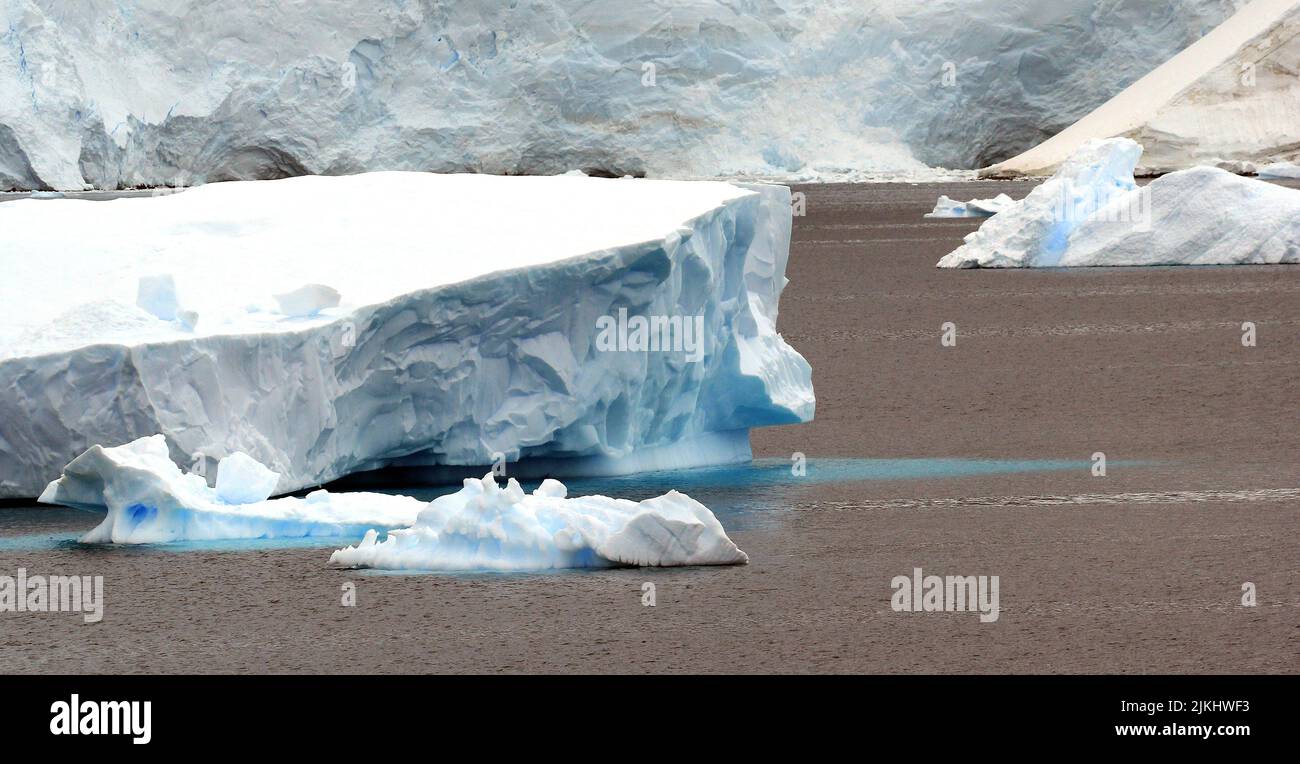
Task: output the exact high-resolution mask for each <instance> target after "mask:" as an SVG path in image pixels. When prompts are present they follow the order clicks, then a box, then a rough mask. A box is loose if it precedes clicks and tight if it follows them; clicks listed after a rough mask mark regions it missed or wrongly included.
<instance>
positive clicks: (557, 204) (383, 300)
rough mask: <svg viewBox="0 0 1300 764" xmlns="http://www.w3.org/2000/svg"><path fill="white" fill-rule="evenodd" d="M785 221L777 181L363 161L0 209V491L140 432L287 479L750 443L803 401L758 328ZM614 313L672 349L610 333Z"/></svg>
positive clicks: (718, 453) (671, 458) (744, 451)
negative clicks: (358, 171) (440, 169)
mask: <svg viewBox="0 0 1300 764" xmlns="http://www.w3.org/2000/svg"><path fill="white" fill-rule="evenodd" d="M789 236H790V192H789V190H788V189H787V188H785V187H781V186H762V185H756V186H752V187H749V188H741V187H738V186H735V185H732V184H727V183H720V182H682V181H654V180H630V179H629V180H622V179H601V178H586V177H581V176H576V177H575V176H557V177H523V178H519V177H496V176H485V175H433V174H429V173H370V174H362V175H355V176H346V177H320V176H309V177H302V178H292V179H286V180H278V181H248V182H233V183H219V184H211V185H207V186H202V187H198V188H193V189H190V190H187V191H184V192H182V193H179V194H172V195H164V196H158V197H135V198H129V199H118V200H114V201H107V202H98V201H97V202H92V201H83V200H74V199H43V200H20V201H14V202H6V203H3V204H0V271H3V272H4V273H5V274H6V278H5V279H2V280H0V305H3V306H4V309H5V315H4V321H3V323H2V324H0V496H35V495H36V494H37V493H38V492H39V491H40V489H41V488H42V487H43V486H44V485H45V483H46V482H48V481H49V480H51V479H52V478H53V477H55V476H56V475H57V474H58V472H59V469H60V468H61V467H62V466H63V465H64V464H66V463H67V461H68V460H69V459H71V458H72V457H74V456H76V455H77V454H79V453H81V452H82V451H84V450H85V449H87V448H89V447H90V446H92V445H94V444H96V443H102V444H107V445H116V444H121V443H126V442H128V441H131V440H134V439H136V438H139V437H142V436H145V435H151V434H154V433H162V434H163V435H165V436H166V438H167V441H168V445H169V446H170V447H171V449H172V451H171V453H172V456H173V457H174V458H175V459H176V460H177V461H179V462H180V463H182V464H186V465H194V464H196V461H197V462H201V463H208V462H215V460H217V459H220V458H221V457H223V456H225V455H227V454H229V453H232V452H234V451H243V452H245V453H247V454H249V455H250V456H252V457H254V458H255V459H257V460H258V461H260V462H262V463H264V464H266V465H268V466H269V467H270V468H271V469H273V470H274V471H276V472H278V473H280V476H281V477H280V480H279V484H278V485H277V487H276V490H277V491H278V492H285V491H290V490H294V489H298V488H302V487H305V486H311V485H317V484H320V483H322V482H325V481H328V480H332V479H334V478H337V477H340V476H342V475H346V474H350V473H353V472H357V471H361V470H368V469H374V468H377V467H381V466H387V465H392V464H401V465H403V466H413V467H418V466H422V465H491V464H493V463H494V462H496V461H498V460H500V459H506V460H509V461H515V460H518V459H520V458H525V457H526V458H543V457H544V458H552V459H559V460H566V461H568V460H573V459H586V460H590V464H588V465H587V468H588V469H590V471H603V472H616V471H626V470H636V469H648V468H654V467H658V466H689V465H696V464H702V463H717V462H720V461H734V460H736V459H743V458H748V455H749V449H748V442H747V430H748V428H750V427H756V426H763V425H771V424H782V423H790V422H799V421H806V420H808V419H810V418H811V417H812V415H813V408H814V400H813V393H812V383H811V371H810V369H809V367H808V364H807V362H806V361H804V359H803V358H802V357H800V356H799V354H798V353H796V352H795V351H794V350H792V349H791V348H790V347H789V346H787V345H786V344H785V343H784V342H783V341H782V340H781V338H780V336H779V335H777V334H776V330H775V326H776V316H777V301H778V299H779V297H780V294H781V290H782V289H783V288H784V286H785V282H786V280H785V275H784V273H785V263H786V258H787V257H788V255H789ZM290 296H292V298H290ZM335 303H337V304H335ZM622 311H626V315H628V316H632V317H636V316H641V317H643V320H648V319H649V318H655V317H658V318H662V319H664V325H665V326H666V331H667V332H668V335H670V336H666V337H665V339H667V340H676V342H677V343H678V344H677V345H673V344H672V342H667V343H665V344H663V345H662V348H661V349H658V350H655V349H653V348H651V349H645V350H642V349H640V348H639V347H638V346H636V345H629V344H628V343H624V344H623V345H622V346H617V345H610V344H609V343H608V342H602V339H608V337H609V336H612V335H613V334H614V333H613V332H608V331H606V328H607V327H603V326H602V321H604V322H615V319H617V318H618V317H620V316H622V315H624V314H623V313H622ZM674 317H675V318H676V319H677V320H678V325H679V326H680V327H682V330H681V331H678V332H677V333H676V334H673V333H672V331H671V328H672V324H671V323H668V322H669V321H670V320H671V319H673V318H674ZM688 332H689V333H688ZM692 335H698V336H692ZM688 344H689V346H688ZM620 347H622V348H623V350H620V349H619V348H620ZM578 471H581V470H578Z"/></svg>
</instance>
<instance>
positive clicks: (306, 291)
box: [275, 284, 340, 318]
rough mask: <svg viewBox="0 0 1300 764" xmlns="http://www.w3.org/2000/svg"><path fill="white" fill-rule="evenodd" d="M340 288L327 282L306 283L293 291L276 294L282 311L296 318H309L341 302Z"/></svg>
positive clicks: (276, 299)
mask: <svg viewBox="0 0 1300 764" xmlns="http://www.w3.org/2000/svg"><path fill="white" fill-rule="evenodd" d="M339 298H340V295H339V293H338V290H337V289H335V288H334V287H331V286H326V285H325V284H305V285H303V286H300V287H298V288H297V289H295V290H293V291H292V292H284V293H283V294H277V295H275V301H276V303H277V304H278V305H279V306H280V312H281V313H283V314H284V315H286V316H292V317H294V318H307V317H309V316H314V315H316V314H317V313H320V312H321V311H322V310H325V309H326V308H333V307H335V306H337V305H338V304H339Z"/></svg>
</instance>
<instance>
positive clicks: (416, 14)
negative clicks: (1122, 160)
mask: <svg viewBox="0 0 1300 764" xmlns="http://www.w3.org/2000/svg"><path fill="white" fill-rule="evenodd" d="M1240 3H1241V0H1182V1H1181V2H1178V3H1155V2H1148V0H817V2H810V1H809V0H752V1H748V0H747V2H743V3H736V2H729V1H728V0H665V1H664V2H655V3H648V4H647V3H638V2H591V1H590V0H530V1H529V2H522V3H520V2H496V1H495V0H457V2H436V1H435V0H400V1H399V2H368V1H363V0H336V1H334V2H328V3H302V2H295V3H284V2H276V1H274V0H240V2H234V3H212V2H207V0H133V2H106V1H103V0H88V1H87V2H81V3H72V4H70V3H68V2H67V0H6V2H3V3H0V190H2V189H7V188H47V187H48V188H56V189H80V188H82V187H83V185H85V184H92V185H94V186H96V187H99V188H129V187H133V186H136V185H150V186H153V185H159V184H173V183H175V182H177V181H178V180H179V181H180V182H184V183H188V184H196V183H201V182H205V181H216V180H231V179H235V180H248V179H257V178H278V177H284V176H286V175H300V174H304V173H319V174H342V173H356V172H362V171H367V170H436V171H440V172H457V171H466V170H469V171H479V172H489V173H512V174H520V173H522V174H552V173H558V172H564V171H566V170H569V169H571V168H575V167H577V168H583V169H590V170H602V171H605V172H610V173H614V174H619V175H621V174H625V173H633V174H637V173H645V174H648V175H652V176H661V177H662V176H673V177H681V176H716V175H730V174H754V173H757V174H764V175H779V176H782V177H788V176H792V175H793V176H802V177H819V176H825V175H837V174H841V173H844V172H867V173H877V172H901V173H917V172H923V171H925V169H926V168H925V166H926V165H927V164H931V165H933V164H939V165H943V166H947V167H978V166H981V165H985V164H988V163H990V162H991V161H996V160H997V159H1001V158H1005V157H1007V156H1011V155H1013V154H1015V153H1016V152H1018V151H1023V150H1024V149H1025V148H1027V147H1029V146H1032V145H1034V144H1035V143H1038V142H1039V141H1041V140H1042V139H1043V138H1045V137H1047V136H1048V135H1051V134H1052V133H1053V132H1055V131H1056V130H1059V129H1060V128H1062V127H1064V126H1066V125H1069V124H1070V123H1071V122H1073V121H1074V120H1075V119H1077V118H1078V117H1080V116H1082V115H1083V114H1085V113H1087V111H1088V110H1089V109H1091V108H1093V107H1095V106H1096V105H1097V104H1099V103H1101V102H1103V101H1104V100H1105V99H1107V98H1109V97H1110V96H1112V95H1114V94H1115V93H1116V92H1118V91H1119V90H1120V89H1122V88H1123V87H1124V86H1125V85H1126V84H1128V83H1130V82H1132V81H1133V80H1135V79H1137V78H1138V77H1140V76H1141V75H1143V74H1144V73H1146V72H1147V71H1149V70H1150V69H1151V68H1152V67H1154V66H1156V65H1158V64H1159V63H1160V62H1162V61H1164V60H1166V59H1168V58H1169V57H1170V56H1171V55H1173V54H1174V53H1176V52H1177V51H1179V50H1181V49H1182V48H1184V47H1186V46H1187V45H1188V44H1189V43H1191V42H1192V41H1194V40H1196V39H1197V38H1198V37H1200V36H1201V35H1203V34H1205V33H1206V32H1207V31H1209V30H1210V29H1212V28H1213V27H1214V26H1215V25H1216V24H1218V23H1219V22H1221V21H1222V20H1223V19H1224V18H1226V17H1227V16H1228V15H1230V14H1231V12H1232V11H1233V10H1234V9H1235V8H1236V7H1237V6H1238V5H1240Z"/></svg>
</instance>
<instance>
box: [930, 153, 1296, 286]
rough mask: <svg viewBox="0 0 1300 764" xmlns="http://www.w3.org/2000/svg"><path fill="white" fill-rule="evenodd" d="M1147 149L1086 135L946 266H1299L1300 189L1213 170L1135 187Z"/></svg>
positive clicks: (943, 265) (944, 263) (947, 257)
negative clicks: (1051, 171) (1046, 177)
mask: <svg viewBox="0 0 1300 764" xmlns="http://www.w3.org/2000/svg"><path fill="white" fill-rule="evenodd" d="M1141 155H1142V147H1141V146H1138V145H1137V144H1136V143H1134V142H1133V141H1131V140H1129V139H1127V138H1109V139H1106V140H1097V141H1089V142H1087V143H1085V144H1083V145H1082V146H1081V147H1079V149H1078V150H1077V151H1076V152H1075V153H1074V154H1073V155H1072V156H1071V157H1070V158H1069V159H1068V160H1067V161H1066V162H1065V163H1064V164H1062V165H1061V168H1060V170H1058V171H1057V173H1056V174H1055V175H1053V176H1052V177H1051V178H1050V179H1049V180H1047V181H1046V182H1045V183H1043V184H1042V185H1040V186H1038V187H1037V188H1035V189H1034V190H1033V191H1031V192H1030V193H1029V195H1028V196H1026V197H1025V198H1024V199H1023V200H1021V201H1019V202H1015V203H1014V204H1013V205H1012V206H1011V207H1009V208H1008V209H1005V210H1003V211H1001V212H999V213H998V214H997V215H996V216H994V217H992V218H990V219H989V221H988V222H986V223H984V224H983V225H982V226H980V228H979V230H977V231H975V232H973V233H971V234H969V235H968V236H967V237H966V240H965V242H964V243H963V244H962V246H960V247H958V248H957V249H956V250H954V251H952V252H950V253H949V254H947V255H945V256H944V257H943V259H941V260H940V261H939V263H938V265H939V267H940V268H971V267H983V268H1015V267H1052V266H1087V265H1236V264H1248V263H1251V264H1264V263H1300V191H1297V190H1295V189H1290V188H1286V187H1283V186H1277V185H1273V184H1271V183H1266V182H1264V181H1260V180H1253V179H1250V178H1243V177H1240V176H1238V175H1233V174H1232V173H1230V172H1227V171H1226V170H1221V169H1218V168H1216V167H1196V168H1192V169H1190V170H1180V171H1177V172H1173V173H1169V174H1167V175H1163V176H1161V177H1159V178H1157V179H1155V180H1154V181H1152V182H1151V183H1150V184H1148V185H1147V186H1145V187H1142V188H1138V187H1137V185H1136V183H1135V182H1134V179H1133V168H1134V167H1135V166H1136V165H1137V162H1138V160H1139V158H1140V157H1141Z"/></svg>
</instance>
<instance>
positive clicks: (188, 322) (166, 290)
mask: <svg viewBox="0 0 1300 764" xmlns="http://www.w3.org/2000/svg"><path fill="white" fill-rule="evenodd" d="M135 304H136V305H138V306H139V307H141V308H142V309H144V310H145V311H147V312H149V313H150V314H152V315H153V316H154V317H156V318H159V319H162V320H163V321H175V322H177V323H178V324H179V325H180V326H182V327H184V328H185V329H187V330H193V329H194V327H195V325H196V324H198V322H199V314H198V313H197V312H195V311H193V310H185V309H184V308H182V307H181V303H180V299H179V298H178V297H177V292H176V279H175V278H173V277H172V275H171V274H170V273H159V274H156V275H150V276H141V277H140V281H139V285H138V286H137V287H136V297H135Z"/></svg>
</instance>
